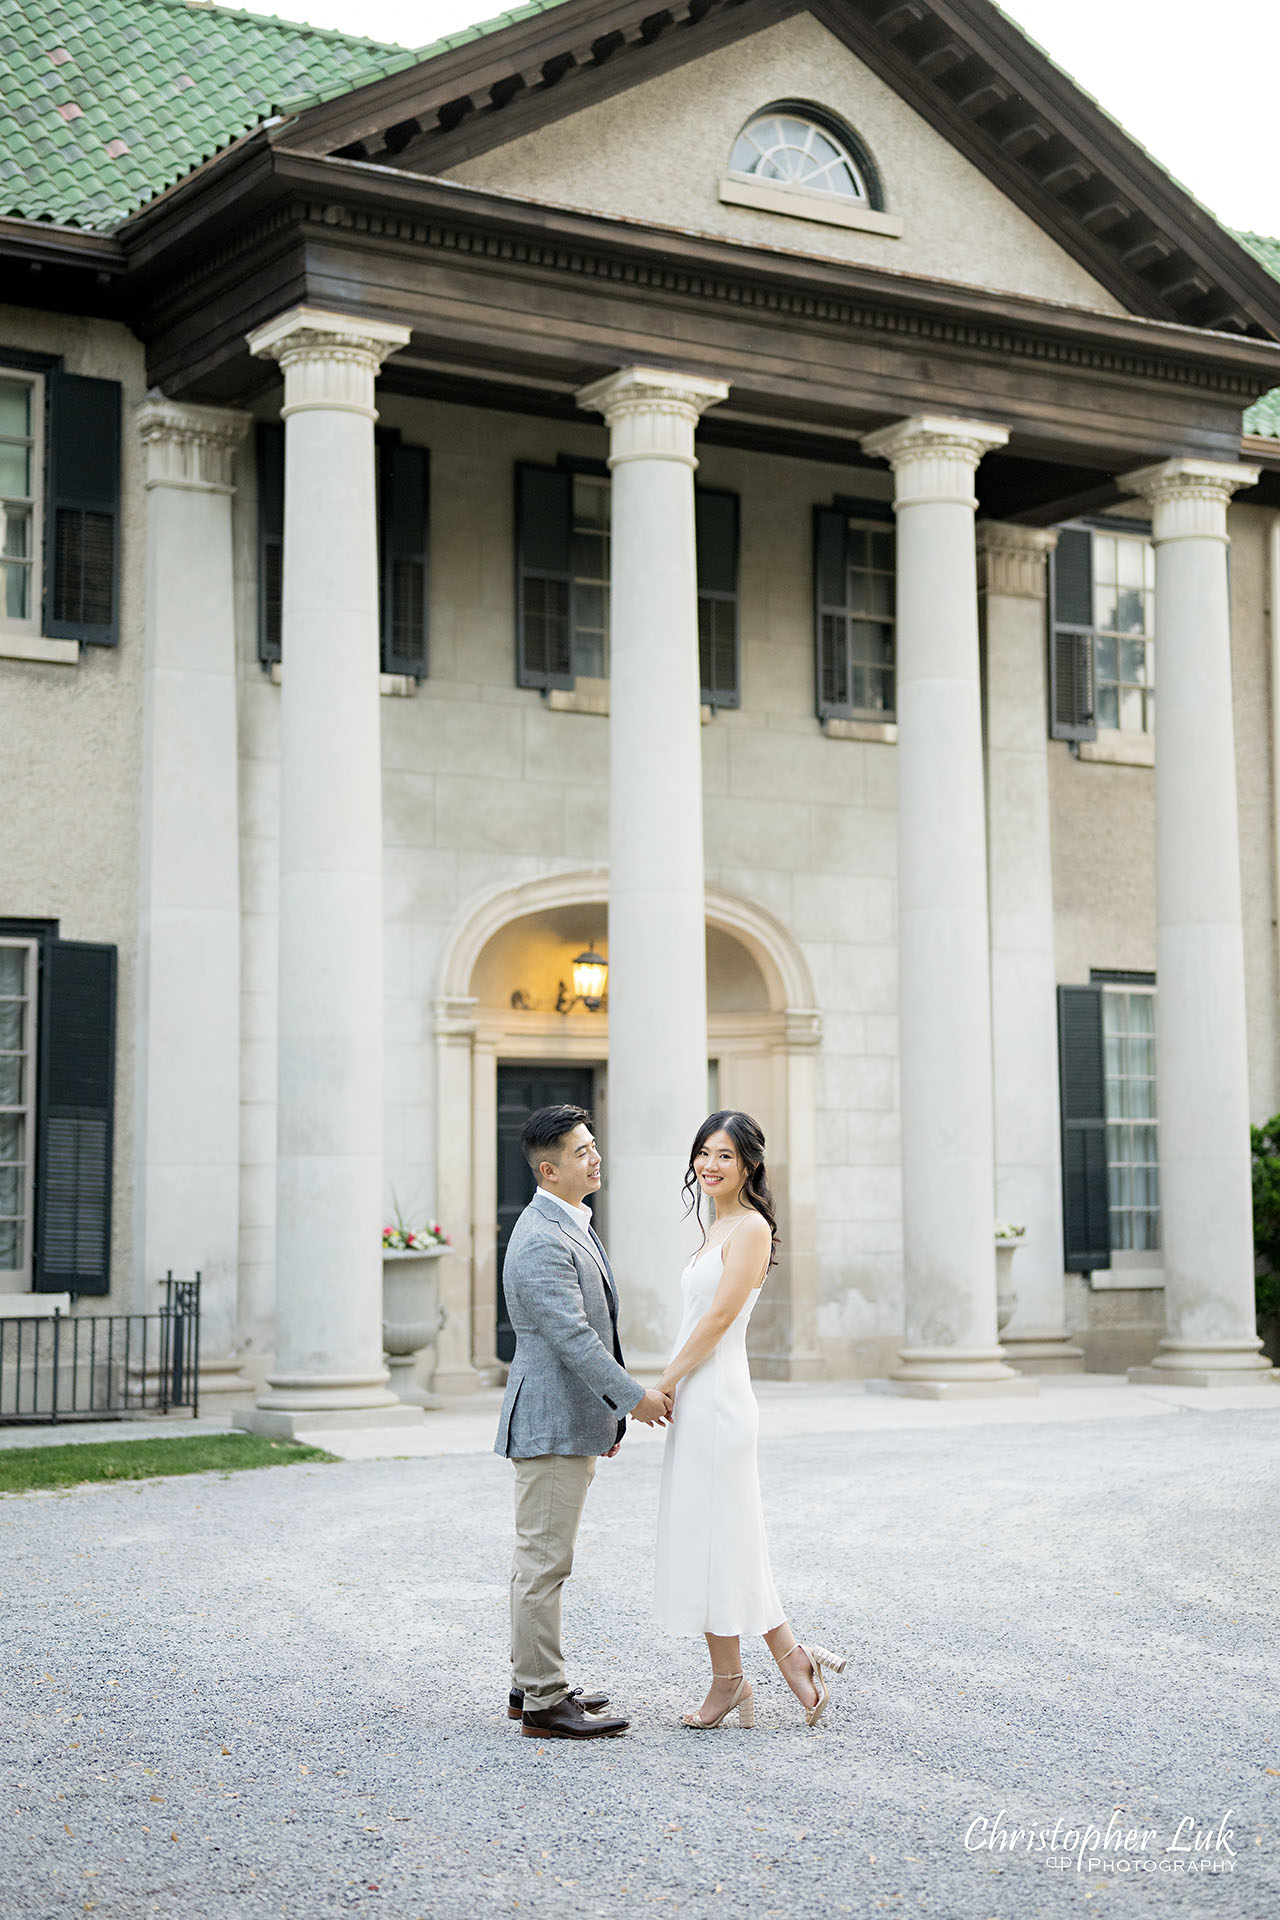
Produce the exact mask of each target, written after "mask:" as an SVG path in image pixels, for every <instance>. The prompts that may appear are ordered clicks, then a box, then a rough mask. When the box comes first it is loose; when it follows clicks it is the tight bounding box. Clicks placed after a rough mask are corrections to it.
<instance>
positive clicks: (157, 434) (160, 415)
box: [137, 396, 249, 493]
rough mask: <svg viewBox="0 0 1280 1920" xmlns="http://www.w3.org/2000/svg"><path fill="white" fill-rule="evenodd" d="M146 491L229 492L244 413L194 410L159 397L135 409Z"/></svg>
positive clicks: (222, 409)
mask: <svg viewBox="0 0 1280 1920" xmlns="http://www.w3.org/2000/svg"><path fill="white" fill-rule="evenodd" d="M137 419H138V433H139V436H140V438H141V440H142V446H143V451H144V453H145V456H146V478H145V480H144V483H143V484H144V485H145V486H148V487H179V488H185V489H187V490H188V491H191V492H196V493H234V492H235V488H234V486H233V484H232V480H231V462H232V460H233V458H234V456H235V451H236V448H237V447H238V446H239V445H240V442H241V441H242V440H243V439H244V437H245V435H246V433H248V431H249V415H248V414H247V413H235V412H233V411H232V410H231V409H230V408H227V407H193V406H188V405H187V404H186V403H185V402H183V401H177V400H166V399H164V397H163V396H157V397H155V398H153V399H149V400H144V401H142V403H141V404H140V405H139V407H138V410H137Z"/></svg>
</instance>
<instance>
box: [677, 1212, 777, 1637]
mask: <svg viewBox="0 0 1280 1920" xmlns="http://www.w3.org/2000/svg"><path fill="white" fill-rule="evenodd" d="M733 1232H735V1233H736V1232H737V1228H736V1227H735V1228H734V1229H733ZM730 1237H731V1236H730V1235H728V1234H726V1236H725V1239H728V1238H730ZM723 1246H724V1241H723V1240H722V1241H721V1242H720V1243H719V1245H718V1246H716V1247H714V1248H711V1249H709V1250H706V1251H704V1252H703V1253H702V1255H701V1256H700V1257H699V1258H696V1259H694V1260H691V1261H690V1262H689V1265H688V1266H687V1267H686V1268H685V1270H684V1272H683V1273H682V1274H681V1276H680V1292H681V1297H682V1301H683V1306H684V1314H683V1318H682V1320H681V1324H680V1333H679V1336H678V1338H677V1340H676V1344H675V1346H674V1348H673V1349H672V1355H673V1357H674V1355H675V1354H676V1353H678V1352H679V1351H680V1348H681V1347H682V1346H683V1345H684V1343H685V1341H686V1340H687V1339H688V1338H689V1335H690V1334H691V1333H692V1332H693V1329H694V1327H695V1326H696V1325H697V1323H698V1321H699V1320H700V1319H701V1318H702V1316H703V1314H704V1313H705V1312H706V1310H707V1308H708V1307H709V1306H710V1305H711V1302H712V1299H713V1297H714V1295H715V1291H716V1288H717V1286H718V1285H719V1284H720V1275H721V1272H722V1270H723V1267H724V1256H723V1253H722V1248H723ZM759 1297H760V1288H759V1287H756V1288H755V1289H753V1291H752V1292H751V1293H750V1294H748V1296H747V1300H746V1304H745V1305H744V1306H743V1308H742V1311H741V1312H740V1313H739V1314H738V1316H737V1318H736V1319H735V1320H734V1321H733V1322H732V1323H731V1324H730V1325H729V1326H728V1327H727V1328H726V1329H725V1332H724V1334H723V1335H722V1336H721V1338H720V1341H719V1343H718V1344H717V1345H716V1346H715V1347H714V1348H713V1349H712V1351H711V1352H710V1353H709V1354H708V1355H707V1357H706V1359H705V1360H704V1361H703V1362H702V1364H701V1366H699V1367H695V1368H694V1370H693V1372H692V1373H690V1374H686V1375H685V1377H684V1379H683V1380H681V1381H680V1382H679V1384H678V1386H677V1387H676V1397H675V1409H674V1418H673V1419H672V1421H671V1424H670V1425H669V1426H668V1428H667V1431H666V1444H665V1447H664V1450H663V1455H662V1487H661V1491H660V1494H659V1497H658V1543H657V1551H656V1554H655V1558H654V1613H655V1615H656V1617H657V1620H658V1622H659V1624H660V1625H661V1626H663V1627H665V1628H666V1629H667V1631H668V1633H675V1634H700V1633H719V1634H726V1635H729V1634H741V1633H767V1632H768V1631H769V1629H770V1628H771V1627H777V1626H781V1624H782V1622H783V1620H784V1619H785V1617H786V1616H785V1614H784V1612H783V1608H782V1604H781V1602H780V1601H779V1599H778V1595H777V1592H776V1590H775V1588H774V1584H773V1574H772V1571H771V1570H770V1566H769V1546H768V1542H767V1540H766V1538H765V1531H764V1510H763V1507H762V1506H761V1502H760V1480H759V1475H758V1472H757V1468H756V1436H757V1434H758V1432H759V1429H760V1410H759V1408H758V1407H757V1405H756V1397H755V1394H754V1393H753V1392H752V1390H751V1374H750V1371H749V1368H748V1366H747V1322H748V1321H749V1320H750V1318H751V1310H752V1308H753V1307H754V1306H755V1303H756V1301H757V1300H758V1299H759Z"/></svg>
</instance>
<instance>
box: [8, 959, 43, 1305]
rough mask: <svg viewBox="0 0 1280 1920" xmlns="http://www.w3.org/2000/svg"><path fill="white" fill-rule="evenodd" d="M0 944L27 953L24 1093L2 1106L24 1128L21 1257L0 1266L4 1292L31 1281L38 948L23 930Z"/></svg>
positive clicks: (24, 996) (33, 1213)
mask: <svg viewBox="0 0 1280 1920" xmlns="http://www.w3.org/2000/svg"><path fill="white" fill-rule="evenodd" d="M0 947H17V948H19V949H21V951H22V952H24V953H25V954H26V956H27V959H26V967H25V970H24V975H23V996H22V997H23V1000H24V1003H25V1005H26V1010H27V1018H26V1023H25V1030H24V1034H23V1043H22V1047H21V1049H20V1050H19V1051H20V1052H21V1054H22V1056H23V1058H24V1060H25V1064H26V1097H25V1099H24V1100H22V1101H21V1103H17V1104H15V1105H14V1106H12V1107H6V1108H5V1111H6V1113H11V1114H17V1115H18V1116H19V1118H20V1119H21V1120H22V1122H23V1125H24V1129H25V1131H24V1137H23V1167H24V1170H25V1178H24V1180H23V1183H22V1195H21V1201H20V1207H21V1214H20V1217H21V1220H22V1224H23V1236H22V1251H23V1259H22V1262H21V1264H20V1265H19V1266H16V1267H3V1268H0V1290H3V1291H5V1292H7V1291H9V1290H10V1289H14V1290H17V1289H19V1288H29V1287H30V1285H31V1281H32V1268H31V1242H32V1238H33V1236H34V1228H35V1157H36V1126H37V1123H38V1115H37V1105H36V1103H37V1098H38V1094H37V1087H36V1061H37V1058H38V1054H37V1046H38V1043H39V1034H38V1032H37V1030H36V1022H37V1020H38V1018H39V1014H38V1005H39V968H40V949H39V945H38V943H37V942H36V941H35V940H33V939H30V938H28V937H26V936H24V935H22V934H0Z"/></svg>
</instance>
